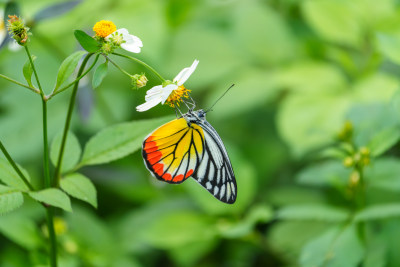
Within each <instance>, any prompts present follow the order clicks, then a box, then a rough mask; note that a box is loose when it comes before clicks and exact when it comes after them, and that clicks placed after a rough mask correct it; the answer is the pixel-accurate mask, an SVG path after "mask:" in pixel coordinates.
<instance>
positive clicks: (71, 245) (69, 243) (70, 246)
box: [63, 239, 78, 254]
mask: <svg viewBox="0 0 400 267" xmlns="http://www.w3.org/2000/svg"><path fill="white" fill-rule="evenodd" d="M63 246H64V249H65V251H66V252H68V253H70V254H75V253H76V252H78V244H76V242H75V241H73V240H71V239H67V240H65V241H64V243H63Z"/></svg>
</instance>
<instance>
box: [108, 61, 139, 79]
mask: <svg viewBox="0 0 400 267" xmlns="http://www.w3.org/2000/svg"><path fill="white" fill-rule="evenodd" d="M104 57H105V58H106V59H107V60H108V61H110V62H111V63H112V64H113V65H114V66H115V67H116V68H117V69H119V70H120V71H121V72H122V73H123V74H126V75H127V76H129V78H131V77H132V75H131V74H129V73H128V72H127V71H126V70H124V69H123V68H121V67H120V66H119V65H118V64H117V63H115V62H114V61H112V60H111V59H110V58H109V57H107V56H104Z"/></svg>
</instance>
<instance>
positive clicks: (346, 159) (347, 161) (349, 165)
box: [343, 157, 354, 168]
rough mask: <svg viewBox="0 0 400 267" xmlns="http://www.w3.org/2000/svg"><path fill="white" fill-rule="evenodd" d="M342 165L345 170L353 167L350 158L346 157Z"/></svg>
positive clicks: (352, 161)
mask: <svg viewBox="0 0 400 267" xmlns="http://www.w3.org/2000/svg"><path fill="white" fill-rule="evenodd" d="M343 165H344V166H345V167H347V168H350V167H353V166H354V160H353V158H352V157H346V158H345V159H344V160H343Z"/></svg>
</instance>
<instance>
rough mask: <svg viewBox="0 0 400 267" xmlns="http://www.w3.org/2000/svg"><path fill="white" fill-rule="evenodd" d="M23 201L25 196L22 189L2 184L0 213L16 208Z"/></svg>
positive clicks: (0, 188) (0, 189) (0, 186)
mask: <svg viewBox="0 0 400 267" xmlns="http://www.w3.org/2000/svg"><path fill="white" fill-rule="evenodd" d="M22 203H24V197H23V196H22V193H21V192H20V191H18V190H16V189H13V188H11V187H7V186H3V185H0V215H2V214H4V213H7V212H10V211H12V210H15V209H16V208H18V207H20V206H21V205H22Z"/></svg>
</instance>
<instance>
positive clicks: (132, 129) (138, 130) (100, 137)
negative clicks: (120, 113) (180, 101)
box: [79, 116, 172, 166]
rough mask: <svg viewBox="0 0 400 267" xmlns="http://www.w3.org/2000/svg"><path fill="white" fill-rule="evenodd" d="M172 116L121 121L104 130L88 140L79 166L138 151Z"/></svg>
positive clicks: (104, 161)
mask: <svg viewBox="0 0 400 267" xmlns="http://www.w3.org/2000/svg"><path fill="white" fill-rule="evenodd" d="M171 118H172V117H170V116H167V117H163V118H158V119H152V120H141V121H133V122H128V123H121V124H116V125H113V126H111V127H108V128H106V129H104V130H102V131H101V132H99V133H98V134H96V135H95V136H94V137H92V138H91V139H90V140H89V141H88V142H87V144H86V146H85V149H84V152H83V156H82V160H81V162H80V164H79V166H84V165H95V164H102V163H107V162H111V161H113V160H117V159H120V158H122V157H125V156H127V155H129V154H131V153H133V152H135V151H137V150H138V149H140V148H141V146H142V142H143V139H144V138H145V137H146V136H147V135H148V134H149V133H150V132H151V131H154V130H155V129H156V128H157V127H159V126H161V125H162V124H163V123H165V122H167V121H168V120H170V119H171Z"/></svg>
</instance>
